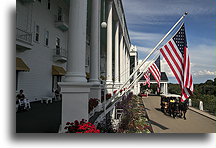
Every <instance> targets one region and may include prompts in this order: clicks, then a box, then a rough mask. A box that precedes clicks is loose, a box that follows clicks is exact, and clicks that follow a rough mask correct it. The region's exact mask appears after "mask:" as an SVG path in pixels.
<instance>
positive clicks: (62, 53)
mask: <svg viewBox="0 0 216 148" xmlns="http://www.w3.org/2000/svg"><path fill="white" fill-rule="evenodd" d="M53 58H54V61H59V62H67V50H66V49H63V48H56V49H55V50H54V55H53Z"/></svg>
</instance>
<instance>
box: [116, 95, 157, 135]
mask: <svg viewBox="0 0 216 148" xmlns="http://www.w3.org/2000/svg"><path fill="white" fill-rule="evenodd" d="M118 106H119V107H121V108H123V110H124V113H123V117H122V120H121V124H120V127H119V130H118V132H119V133H152V132H153V131H152V127H151V124H150V122H149V121H148V118H147V114H146V111H145V107H144V105H143V102H142V99H141V97H137V96H133V97H131V99H129V98H126V99H125V100H123V101H122V104H121V105H118Z"/></svg>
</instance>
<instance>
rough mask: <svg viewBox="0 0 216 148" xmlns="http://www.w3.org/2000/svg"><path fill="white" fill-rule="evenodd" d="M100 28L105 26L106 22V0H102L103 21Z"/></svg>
mask: <svg viewBox="0 0 216 148" xmlns="http://www.w3.org/2000/svg"><path fill="white" fill-rule="evenodd" d="M101 27H102V28H104V29H105V28H107V23H106V0H104V3H103V21H102V23H101Z"/></svg>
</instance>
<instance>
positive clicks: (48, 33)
mask: <svg viewBox="0 0 216 148" xmlns="http://www.w3.org/2000/svg"><path fill="white" fill-rule="evenodd" d="M47 40H48V43H47ZM49 41H50V32H49V31H48V30H45V32H44V42H45V43H44V45H45V46H47V47H49Z"/></svg>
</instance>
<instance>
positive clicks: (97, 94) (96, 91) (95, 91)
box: [89, 83, 101, 100]
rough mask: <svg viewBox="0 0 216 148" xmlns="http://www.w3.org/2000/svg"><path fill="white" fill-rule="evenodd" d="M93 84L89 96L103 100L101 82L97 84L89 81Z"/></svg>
mask: <svg viewBox="0 0 216 148" xmlns="http://www.w3.org/2000/svg"><path fill="white" fill-rule="evenodd" d="M89 84H90V85H91V87H90V93H89V98H97V99H99V100H101V84H98V83H97V84H95V83H89Z"/></svg>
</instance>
